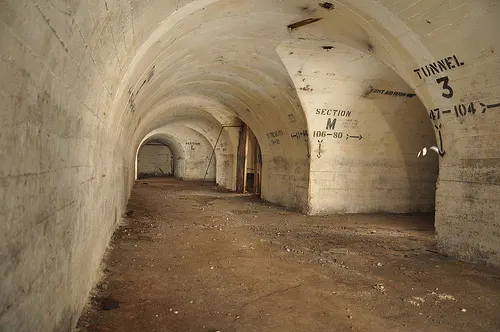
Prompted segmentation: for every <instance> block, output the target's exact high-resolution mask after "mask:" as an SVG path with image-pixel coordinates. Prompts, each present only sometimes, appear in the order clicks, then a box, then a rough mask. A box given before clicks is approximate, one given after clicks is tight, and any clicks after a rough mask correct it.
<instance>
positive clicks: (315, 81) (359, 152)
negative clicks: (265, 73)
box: [278, 41, 439, 214]
mask: <svg viewBox="0 0 500 332" xmlns="http://www.w3.org/2000/svg"><path fill="white" fill-rule="evenodd" d="M328 45H330V47H331V48H329V47H328V48H326V49H325V48H323V46H324V43H319V42H311V41H302V42H300V43H297V42H296V41H291V42H284V43H283V44H282V45H280V46H279V47H278V53H279V54H280V56H282V59H283V62H284V64H285V66H286V67H287V69H288V70H289V72H290V75H291V76H292V78H293V80H294V83H295V86H296V88H297V91H298V94H299V97H300V98H301V101H302V105H303V108H304V111H305V113H306V116H307V118H308V127H309V141H310V151H311V168H310V172H311V175H310V184H309V190H310V192H309V212H310V213H311V214H327V213H360V212H398V213H403V212H434V201H435V191H436V180H437V173H438V158H439V156H438V155H437V154H436V155H429V156H428V157H427V158H421V159H417V151H419V150H421V149H422V148H423V147H426V146H432V145H436V140H435V137H434V131H433V129H432V123H431V121H430V120H429V118H428V115H427V111H426V110H425V108H424V106H423V105H422V103H421V102H420V100H419V99H418V97H416V95H415V93H414V92H413V91H412V89H411V88H410V87H409V86H408V85H407V84H406V83H405V82H404V81H403V80H401V78H399V76H398V75H397V74H396V73H394V72H393V71H392V70H391V69H390V68H388V67H387V66H386V65H384V64H382V63H381V62H380V61H378V60H377V59H376V58H374V57H373V56H370V55H368V54H365V53H362V52H360V51H358V50H356V49H354V48H351V47H348V46H346V45H343V44H340V43H331V44H328ZM382 90H383V92H382ZM393 91H394V92H396V94H394V93H393ZM389 93H390V94H389ZM403 93H405V96H403V95H402V94H403ZM408 93H409V94H410V97H408V95H407V94H408Z"/></svg>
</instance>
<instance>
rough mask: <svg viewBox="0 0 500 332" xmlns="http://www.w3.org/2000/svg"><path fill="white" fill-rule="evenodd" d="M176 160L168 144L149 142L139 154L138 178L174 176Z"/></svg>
mask: <svg viewBox="0 0 500 332" xmlns="http://www.w3.org/2000/svg"><path fill="white" fill-rule="evenodd" d="M174 162H175V158H174V154H173V153H172V150H170V148H169V147H168V146H167V145H166V144H164V143H161V142H159V141H151V142H148V143H146V144H144V146H142V147H141V149H140V150H139V154H138V155H137V178H139V179H141V178H150V177H171V176H174V175H175V174H174Z"/></svg>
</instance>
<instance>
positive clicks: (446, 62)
mask: <svg viewBox="0 0 500 332" xmlns="http://www.w3.org/2000/svg"><path fill="white" fill-rule="evenodd" d="M464 64H465V63H464V62H463V61H460V60H458V58H457V56H456V55H452V56H449V57H446V58H444V59H442V60H438V61H437V62H432V63H429V64H427V65H425V66H423V67H420V68H417V69H414V70H413V72H414V73H416V74H417V76H418V78H419V79H424V77H430V76H433V75H436V74H440V73H443V72H445V71H447V70H451V69H454V68H458V67H461V66H463V65H464ZM422 74H423V75H424V76H422ZM436 83H437V84H439V85H441V88H442V89H443V92H442V94H441V95H442V96H443V97H444V98H451V97H453V88H452V87H451V86H450V78H449V77H448V76H443V77H439V78H437V79H436Z"/></svg>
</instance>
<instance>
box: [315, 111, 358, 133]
mask: <svg viewBox="0 0 500 332" xmlns="http://www.w3.org/2000/svg"><path fill="white" fill-rule="evenodd" d="M351 114H352V111H343V110H337V109H327V108H317V109H316V115H327V116H328V115H330V116H338V117H350V116H351ZM338 120H339V119H337V118H331V117H329V118H328V119H327V120H326V123H325V130H314V131H313V133H312V136H313V137H325V138H328V137H331V138H336V139H340V138H344V137H346V136H345V134H344V133H343V132H341V131H335V127H336V125H337V121H338ZM341 121H342V120H341ZM344 121H346V122H347V123H348V126H351V127H352V124H353V123H354V122H353V120H352V119H345V120H344ZM355 123H356V125H357V121H356V122H355Z"/></svg>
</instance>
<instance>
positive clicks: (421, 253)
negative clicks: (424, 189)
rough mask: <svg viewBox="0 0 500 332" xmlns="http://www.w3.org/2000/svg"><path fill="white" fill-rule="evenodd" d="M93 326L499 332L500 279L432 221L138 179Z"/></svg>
mask: <svg viewBox="0 0 500 332" xmlns="http://www.w3.org/2000/svg"><path fill="white" fill-rule="evenodd" d="M127 215H128V216H127V217H126V218H125V220H124V225H123V226H122V227H121V228H120V229H118V230H117V231H116V233H115V236H114V240H113V242H112V247H113V249H112V250H111V252H110V253H109V254H108V257H107V259H106V262H105V263H106V269H105V271H106V278H105V280H104V281H103V282H102V283H101V284H99V285H98V286H97V288H96V290H95V297H93V298H92V306H90V307H89V308H87V309H86V310H85V313H84V314H83V316H82V318H81V320H80V322H79V330H80V331H134V332H136V331H137V332H145V331H151V332H152V331H182V332H187V331H193V332H195V331H196V332H205V331H207V332H214V331H221V332H230V331H248V332H250V331H258V332H263V331H277V332H280V331H283V332H284V331H287V332H290V331H300V332H304V331H308V332H310V331H384V332H386V331H425V332H429V331H454V332H455V331H468V332H470V331H500V272H499V271H498V270H492V269H488V268H486V267H482V266H479V265H472V264H466V263H463V262H459V261H455V260H453V259H450V258H446V257H443V256H441V255H439V254H437V253H436V251H435V247H434V243H435V241H434V231H433V216H431V215H412V216H409V215H391V214H378V215H373V214H371V215H344V216H329V217H308V216H304V215H301V214H298V213H294V212H289V211H285V210H283V209H282V208H279V207H276V206H273V205H270V204H266V203H262V202H260V201H259V200H258V199H256V198H253V197H250V196H248V195H238V194H234V193H229V192H224V191H221V190H216V189H215V188H214V187H211V186H207V185H204V186H203V185H202V184H200V183H188V182H181V181H177V180H173V179H147V180H141V181H138V183H137V184H136V186H135V187H134V189H133V193H132V197H131V199H130V203H129V213H127Z"/></svg>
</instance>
